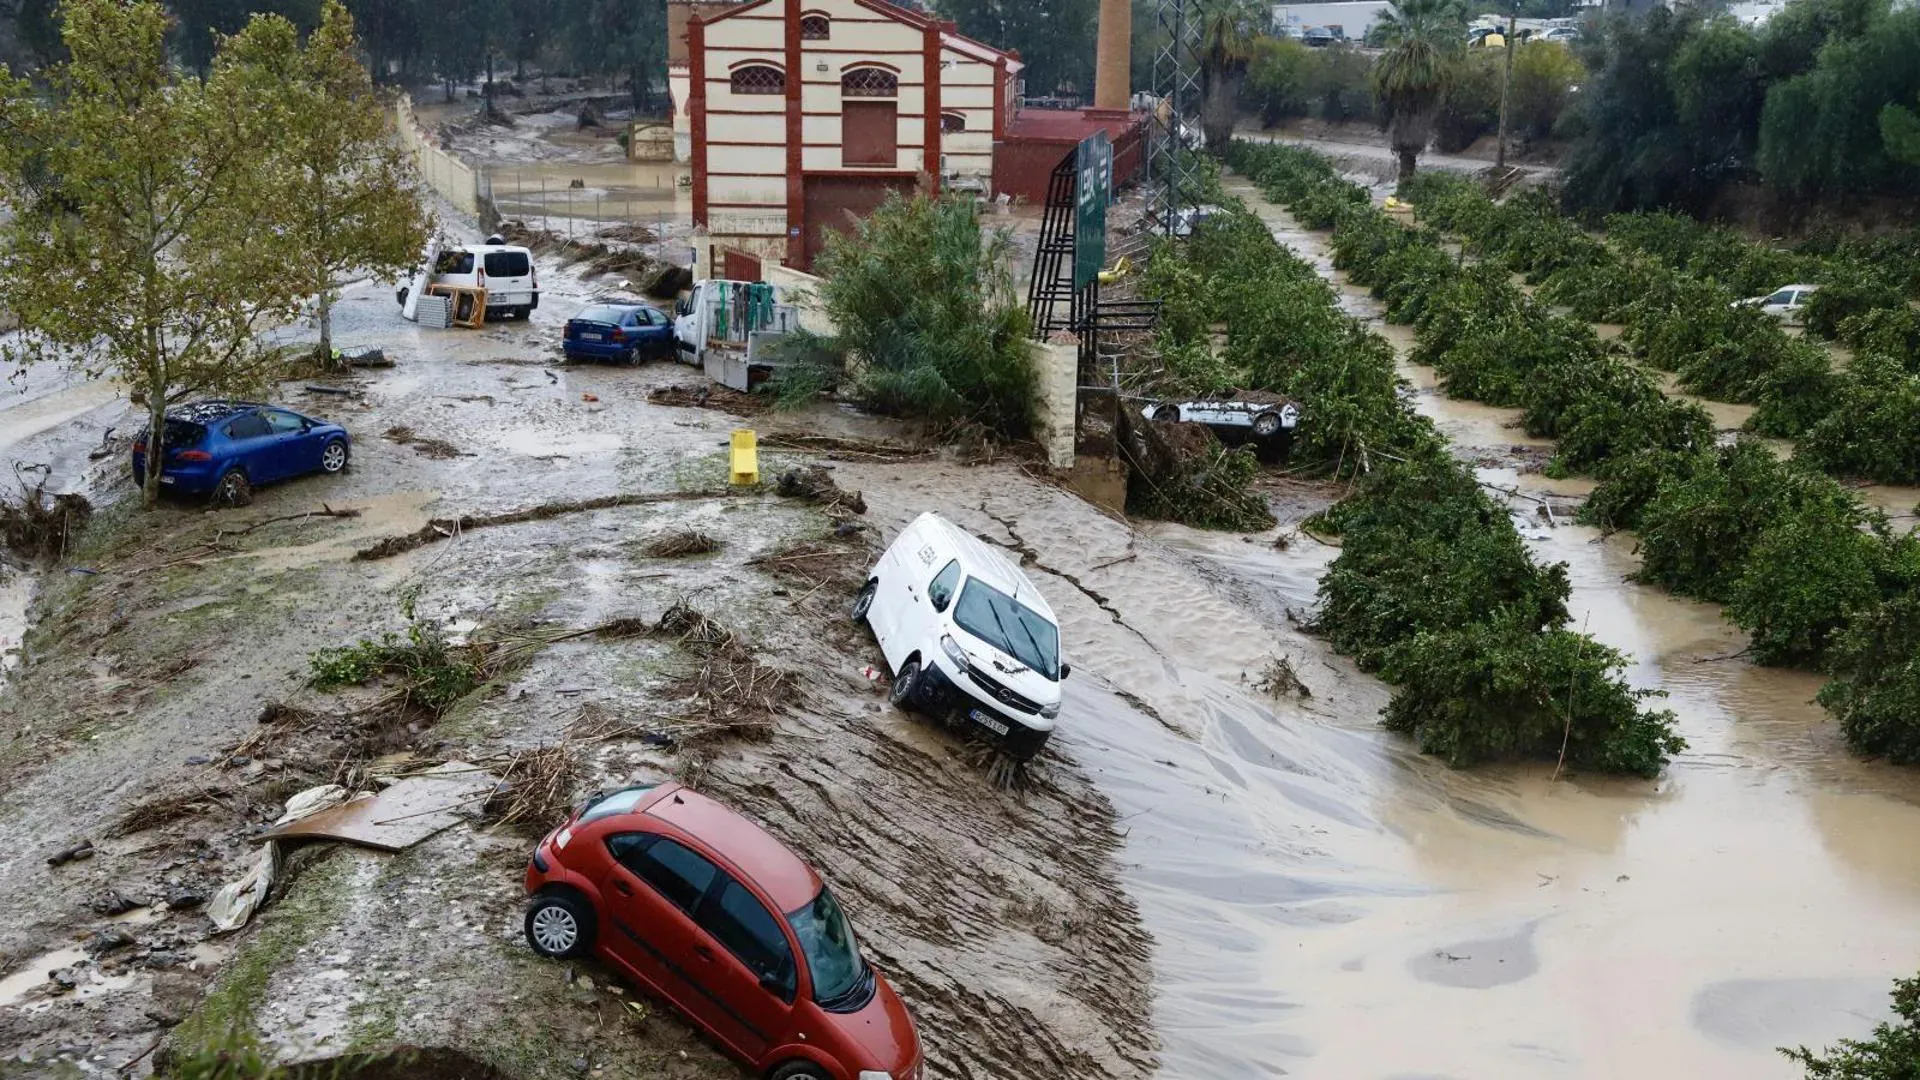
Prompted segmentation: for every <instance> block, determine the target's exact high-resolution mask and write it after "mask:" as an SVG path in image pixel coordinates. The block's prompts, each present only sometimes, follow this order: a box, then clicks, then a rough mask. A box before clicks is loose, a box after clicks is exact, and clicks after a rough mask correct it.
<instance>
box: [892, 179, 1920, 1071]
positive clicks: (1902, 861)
mask: <svg viewBox="0 0 1920 1080" xmlns="http://www.w3.org/2000/svg"><path fill="white" fill-rule="evenodd" d="M1240 193H1241V194H1242V195H1243V196H1248V197H1249V201H1250V202H1254V199H1253V198H1252V194H1253V193H1252V192H1251V191H1250V190H1248V189H1246V188H1245V187H1244V186H1242V188H1241V191H1240ZM1255 205H1256V206H1258V207H1259V209H1260V212H1261V213H1262V215H1263V216H1265V217H1266V218H1267V219H1268V220H1269V221H1270V222H1272V223H1273V225H1274V226H1275V231H1276V234H1277V235H1279V236H1280V238H1281V239H1282V241H1283V242H1285V243H1287V244H1289V246H1292V247H1293V248H1294V249H1295V250H1296V251H1298V252H1300V253H1301V254H1302V255H1303V256H1305V257H1307V258H1309V259H1312V260H1314V261H1315V262H1316V263H1317V264H1319V265H1321V266H1322V267H1323V268H1324V267H1325V266H1326V253H1325V246H1324V240H1323V238H1320V237H1316V236H1313V235H1312V234H1309V233H1305V232H1303V231H1302V230H1300V229H1299V228H1298V227H1297V226H1296V225H1295V224H1294V223H1293V222H1292V221H1291V220H1290V219H1288V218H1287V217H1286V215H1285V214H1284V213H1282V212H1280V211H1279V210H1277V209H1276V208H1273V207H1270V206H1267V205H1265V204H1263V203H1258V202H1255ZM1343 293H1344V299H1345V302H1347V303H1348V304H1349V305H1351V306H1352V308H1353V309H1354V310H1356V311H1359V312H1361V313H1363V314H1372V312H1370V311H1369V310H1368V303H1369V302H1368V301H1367V298H1366V297H1365V296H1364V295H1361V294H1358V293H1357V292H1355V291H1354V290H1349V289H1344V288H1343ZM1416 374H1417V373H1413V372H1410V373H1409V375H1410V376H1412V375H1416ZM1418 400H1419V407H1420V408H1421V409H1422V411H1424V412H1426V413H1428V414H1429V415H1431V416H1434V417H1435V419H1436V420H1438V421H1439V422H1440V423H1441V424H1442V426H1443V428H1446V429H1448V430H1451V431H1455V432H1479V433H1480V436H1479V437H1480V438H1483V439H1491V440H1497V441H1500V442H1502V443H1503V444H1512V443H1518V442H1521V441H1523V440H1521V439H1518V438H1514V437H1513V433H1511V432H1508V431H1506V430H1505V429H1504V428H1503V427H1501V426H1498V425H1493V424H1491V423H1490V420H1491V419H1492V417H1491V416H1490V415H1489V414H1490V413H1498V412H1501V410H1484V409H1482V408H1481V407H1479V406H1461V405H1459V404H1458V403H1454V402H1451V401H1448V400H1446V399H1445V398H1443V397H1441V396H1439V395H1437V394H1434V393H1431V392H1424V393H1421V394H1419V398H1418ZM1510 415H1511V414H1509V416H1510ZM1473 449H1475V447H1472V446H1467V445H1463V446H1462V450H1463V452H1465V451H1471V450H1473ZM1485 476H1486V478H1487V479H1488V480H1489V481H1490V482H1494V483H1498V484H1501V485H1502V486H1505V485H1507V484H1517V485H1518V486H1519V487H1520V489H1521V490H1522V491H1528V492H1534V493H1542V492H1545V491H1547V490H1549V488H1550V487H1551V486H1552V485H1549V484H1546V483H1543V478H1541V477H1539V476H1537V475H1532V474H1528V475H1521V474H1516V473H1514V472H1511V471H1507V472H1504V473H1502V472H1500V471H1498V470H1488V471H1487V472H1486V474H1485ZM942 495H947V496H948V497H949V498H951V497H955V496H957V495H958V493H957V492H953V493H946V492H939V491H938V486H937V485H936V486H934V488H933V489H931V490H929V491H928V492H927V497H928V499H929V501H933V502H941V501H946V500H945V499H942V498H941V496H942ZM988 509H989V510H993V511H994V512H995V513H997V514H998V515H999V516H1003V517H1005V516H1008V515H1009V513H1010V512H1012V511H1013V510H1014V509H1015V508H1013V507H996V506H993V505H989V506H988ZM1018 509H1019V511H1020V513H1019V526H1020V529H1021V532H1022V534H1023V535H1024V537H1025V538H1026V540H1027V541H1028V542H1029V543H1031V544H1038V543H1039V541H1037V540H1036V539H1035V538H1036V537H1039V536H1045V537H1048V539H1049V542H1048V543H1047V544H1046V545H1045V548H1044V551H1045V552H1046V553H1048V554H1045V555H1044V556H1043V558H1049V559H1050V558H1055V557H1058V558H1060V559H1062V560H1063V561H1064V565H1059V566H1056V567H1055V568H1056V569H1059V570H1063V571H1065V572H1067V573H1070V574H1073V575H1074V576H1075V577H1076V578H1078V579H1079V581H1080V582H1081V583H1082V584H1083V585H1085V586H1087V587H1088V588H1090V589H1092V590H1093V591H1095V592H1097V593H1098V594H1099V595H1100V596H1101V597H1102V598H1103V601H1104V602H1103V604H1093V603H1092V602H1091V601H1090V600H1087V599H1086V598H1085V597H1084V595H1082V596H1079V597H1076V596H1072V595H1070V596H1068V597H1067V598H1066V600H1065V602H1064V603H1063V602H1061V600H1060V599H1059V597H1058V594H1059V593H1060V592H1062V591H1069V590H1065V589H1062V588H1061V587H1060V580H1061V579H1057V578H1056V579H1055V580H1054V581H1052V582H1048V580H1047V579H1046V577H1044V576H1043V577H1042V579H1041V580H1042V585H1043V587H1045V588H1048V594H1049V597H1050V598H1054V599H1055V603H1056V607H1057V608H1059V609H1060V610H1061V611H1062V612H1063V618H1064V620H1065V627H1064V629H1065V632H1066V635H1067V640H1068V642H1069V644H1070V646H1071V649H1072V651H1073V653H1074V655H1075V657H1076V659H1078V660H1080V661H1082V663H1083V664H1084V668H1083V670H1086V671H1087V672H1088V673H1089V674H1090V675H1092V676H1093V677H1091V678H1087V679H1084V680H1079V681H1076V682H1075V683H1074V684H1073V685H1072V687H1071V690H1070V693H1069V713H1068V715H1070V716H1074V717H1076V718H1077V720H1078V722H1077V723H1074V724H1071V725H1065V724H1063V736H1064V738H1065V739H1066V740H1067V744H1068V746H1069V747H1071V749H1072V752H1073V754H1074V756H1075V757H1076V758H1078V759H1079V760H1080V761H1081V762H1082V764H1083V765H1084V766H1085V767H1086V768H1088V769H1089V770H1091V771H1092V772H1093V773H1094V775H1095V777H1096V779H1097V781H1098V782H1099V784H1100V785H1101V786H1102V788H1104V789H1105V790H1106V791H1107V792H1108V794H1109V795H1110V796H1111V798H1112V799H1113V800H1114V802H1115V804H1116V806H1117V808H1118V810H1119V813H1120V818H1121V821H1122V828H1123V829H1124V830H1125V831H1126V833H1127V844H1126V847H1125V849H1124V852H1123V858H1124V859H1125V860H1126V861H1127V862H1128V864H1129V865H1128V869H1127V871H1126V878H1127V881H1128V885H1129V887H1130V888H1131V889H1132V890H1133V891H1134V892H1135V894H1136V897H1137V899H1138V901H1139V903H1140V906H1141V910H1142V913H1143V915H1144V917H1145V919H1146V923H1147V926H1148V928H1149V929H1150V930H1151V931H1152V932H1153V934H1154V936H1155V940H1156V948H1155V953H1154V961H1155V969H1156V975H1155V977H1156V993H1157V998H1156V1007H1155V1017H1156V1022H1157V1024H1158V1025H1159V1027H1160V1029H1161V1036H1162V1039H1163V1042H1164V1045H1165V1051H1164V1053H1163V1058H1162V1059H1163V1066H1162V1069H1161V1075H1163V1076H1169V1077H1202V1078H1222V1080H1224V1078H1228V1077H1233V1078H1241V1077H1248V1076H1262V1075H1282V1074H1286V1075H1299V1076H1327V1077H1380V1078H1388V1077H1396V1078H1411V1077H1459V1078H1467V1077H1473V1078H1486V1077H1515V1078H1518V1077H1645V1076H1689V1077H1726V1078H1729V1080H1731V1078H1735V1077H1738V1078H1742V1080H1746V1078H1755V1077H1762V1078H1764V1077H1780V1078H1786V1077H1793V1076H1797V1075H1798V1071H1797V1070H1796V1069H1795V1068H1794V1067H1793V1066H1792V1065H1791V1064H1790V1063H1788V1062H1786V1061H1785V1060H1784V1059H1782V1058H1781V1057H1779V1055H1778V1054H1776V1053H1775V1052H1774V1048H1775V1047H1777V1046H1780V1045H1795V1044H1799V1043H1809V1044H1817V1043H1823V1042H1826V1041H1830V1040H1832V1039H1835V1038H1838V1037H1843V1036H1860V1035H1864V1034H1865V1033H1866V1032H1867V1031H1868V1030H1869V1029H1870V1027H1871V1025H1872V1023H1873V1022H1874V1020H1875V1019H1877V1018H1880V1017H1883V1016H1884V1015H1886V991H1887V989H1888V986H1889V983H1890V980H1891V979H1892V978H1894V977H1897V976H1903V975H1910V974H1911V973H1912V972H1913V970H1914V969H1915V967H1916V964H1917V963H1920V777H1917V776H1916V775H1915V774H1914V773H1912V772H1911V771H1900V770H1895V769H1891V768H1887V767H1883V766H1878V765H1872V764H1865V763H1860V762H1857V761H1855V760H1853V759H1852V758H1850V757H1849V756H1848V755H1847V754H1846V752H1845V750H1844V747H1843V746H1842V745H1841V742H1840V739H1839V737H1838V733H1837V732H1836V731H1835V729H1834V727H1833V725H1831V724H1830V723H1829V722H1827V720H1826V718H1825V716H1824V714H1823V713H1822V712H1821V710H1820V709H1819V708H1818V707H1817V706H1814V705H1812V704H1810V702H1809V699H1810V698H1811V697H1812V695H1813V693H1814V692H1815V690H1816V689H1817V688H1818V680H1817V678H1815V677H1813V676H1809V675H1804V674H1800V673H1793V672H1781V671H1772V670H1764V669H1759V668H1755V667H1753V666H1751V665H1749V664H1746V663H1744V662H1742V661H1740V660H1737V659H1726V658H1727V657H1729V656H1730V655H1731V654H1733V653H1736V652H1738V651H1739V650H1740V649H1741V648H1742V646H1743V645H1744V641H1743V640H1742V638H1741V635H1740V634H1739V633H1738V631H1737V630H1735V629H1734V628H1733V627H1731V626H1730V625H1728V624H1727V623H1725V622H1724V621H1723V620H1722V619H1721V618H1720V616H1719V613H1718V612H1717V611H1716V610H1715V609H1714V608H1712V607H1711V606H1708V605H1703V604H1697V603H1693V602H1690V601H1685V600H1680V599H1677V598H1674V597H1671V596H1668V595H1666V594H1663V593H1660V592H1657V591H1655V590H1652V589H1648V588H1644V587H1641V586H1639V585H1636V584H1634V583H1632V582H1630V581H1628V580H1626V579H1627V577H1628V575H1629V574H1631V573H1632V571H1633V570H1634V568H1635V565H1636V562H1637V560H1636V557H1635V555H1634V553H1633V547H1632V540H1631V539H1630V538H1628V537H1624V536H1616V537H1611V538H1606V539H1602V538H1601V537H1599V536H1598V535H1597V534H1596V533H1595V532H1594V531H1592V530H1589V529H1583V528H1578V527H1572V526H1565V525H1562V526H1561V527H1558V528H1547V527H1545V526H1544V525H1538V526H1534V525H1529V526H1528V527H1526V528H1525V530H1524V531H1525V532H1526V534H1527V535H1528V538H1529V540H1530V542H1531V544H1532V546H1533V547H1534V548H1535V549H1536V556H1537V557H1539V558H1542V559H1548V560H1557V561H1564V562H1566V563H1567V564H1568V566H1569V571H1570V574H1571V576H1572V580H1573V584H1574V596H1573V602H1572V608H1573V612H1574V619H1575V622H1576V624H1577V625H1581V626H1584V627H1585V628H1586V629H1587V630H1589V631H1590V632H1591V633H1593V634H1594V635H1595V637H1597V638H1598V639H1599V640H1601V641H1602V642H1604V643H1606V644H1608V645H1610V646H1612V647H1614V648H1617V649H1620V650H1621V651H1622V652H1623V653H1625V654H1626V655H1627V656H1628V658H1629V677H1630V678H1631V680H1632V681H1633V682H1634V683H1635V684H1636V685H1640V686H1645V687H1649V688H1657V689H1660V690H1663V691H1665V692H1666V693H1667V694H1668V695H1669V696H1668V698H1667V701H1666V705H1667V707H1669V708H1672V709H1673V710H1674V712H1675V714H1676V716H1677V719H1678V726H1679V729H1680V730H1681V732H1682V733H1683V734H1685V735H1686V737H1687V738H1688V740H1689V741H1690V743H1691V749H1689V750H1688V751H1687V752H1686V753H1685V754H1683V755H1681V756H1680V757H1679V758H1678V759H1677V760H1676V761H1675V762H1674V763H1673V765H1672V766H1671V767H1670V768H1669V769H1668V771H1667V772H1666V774H1665V775H1664V776H1663V777H1662V778H1661V779H1659V780H1658V781H1654V782H1638V781H1615V780H1598V779H1589V778H1584V777H1562V778H1560V779H1559V780H1558V781H1555V780H1554V779H1553V778H1552V775H1551V774H1552V770H1551V768H1540V767H1505V768H1496V769H1482V770H1475V771H1472V772H1452V771H1449V770H1447V769H1446V768H1444V767H1442V766H1439V765H1437V764H1436V763H1434V762H1432V761H1429V760H1426V759H1423V758H1420V757H1418V756H1417V755H1414V754H1412V753H1411V752H1410V751H1409V750H1408V748H1407V747H1406V746H1405V744H1404V743H1402V742H1401V741H1399V740H1397V739H1394V738H1390V737H1388V736H1386V735H1384V734H1383V733H1381V732H1379V731H1378V730H1377V728H1376V726H1375V721H1376V716H1377V710H1378V708H1379V706H1380V705H1381V704H1382V703H1383V701H1384V697H1385V691H1384V689H1383V688H1381V687H1379V686H1378V684H1376V683H1374V682H1373V681H1372V680H1370V679H1367V678H1365V677H1363V676H1358V675H1356V674H1354V673H1353V672H1352V669H1351V668H1350V666H1349V665H1347V664H1346V663H1345V661H1343V660H1340V659H1338V658H1333V657H1330V656H1328V655H1326V654H1325V652H1324V649H1323V648H1322V647H1321V646H1320V645H1319V644H1318V643H1317V642H1315V641H1314V640H1312V639H1309V638H1306V637H1304V636H1302V635H1301V634H1300V633H1299V632H1298V631H1297V630H1295V629H1293V628H1292V627H1291V626H1290V625H1288V623H1287V620H1286V615H1285V609H1287V608H1300V607H1304V606H1305V605H1306V604H1307V603H1308V602H1309V601H1310V599H1311V596H1312V593H1313V587H1314V580H1315V577H1316V575H1317V573H1318V571H1319V570H1320V568H1321V567H1322V566H1323V565H1324V563H1325V561H1326V560H1327V559H1328V558H1330V556H1331V554H1332V552H1331V551H1330V550H1328V549H1324V548H1318V547H1315V546H1313V545H1311V544H1310V543H1307V544H1306V545H1305V546H1303V545H1302V543H1298V542H1297V543H1295V544H1294V546H1293V547H1292V548H1291V549H1290V550H1289V551H1286V552H1279V551H1275V550H1273V549H1271V548H1269V547H1267V546H1266V545H1264V544H1254V543H1247V542H1243V541H1241V540H1240V539H1238V538H1231V537H1218V536H1209V535H1202V534H1197V533H1192V532H1189V531H1187V530H1182V529H1176V528H1166V527H1162V528H1160V529H1158V530H1155V534H1154V538H1153V539H1150V540H1141V541H1131V544H1132V545H1133V547H1135V548H1137V550H1138V557H1136V558H1134V559H1132V560H1130V561H1128V562H1126V563H1122V564H1118V565H1115V566H1112V567H1110V568H1107V569H1103V570H1097V571H1096V570H1093V569H1092V568H1093V567H1096V566H1098V565H1099V564H1101V563H1103V562H1106V561H1107V560H1110V559H1113V558H1117V557H1119V556H1121V555H1122V554H1124V553H1125V552H1126V551H1127V550H1129V545H1130V540H1129V538H1128V536H1127V535H1126V532H1125V530H1124V529H1123V528H1122V527H1120V526H1117V525H1115V526H1112V527H1111V528H1109V527H1107V526H1104V525H1103V526H1100V527H1099V528H1097V529H1089V528H1088V527H1087V526H1086V525H1085V523H1084V522H1083V523H1080V524H1078V525H1076V526H1074V527H1072V528H1071V529H1070V530H1069V531H1068V533H1067V535H1061V534H1060V532H1059V531H1057V526H1058V523H1056V522H1052V521H1049V520H1047V518H1046V517H1045V516H1044V515H1043V514H1041V513H1040V512H1039V511H1038V510H1037V508H1034V507H1031V506H1026V507H1020V508H1018ZM1055 552H1059V553H1063V554H1059V555H1057V556H1056V555H1054V554H1052V553H1055ZM1182 571H1184V572H1182ZM1081 601H1085V602H1081ZM1103 608H1104V609H1106V610H1103ZM1110 612H1117V613H1118V616H1117V617H1118V618H1120V619H1121V620H1123V624H1117V623H1116V622H1115V616H1114V615H1113V614H1110ZM1275 652H1277V653H1280V654H1285V655H1287V656H1288V657H1289V658H1290V659H1291V660H1292V661H1293V663H1294V666H1295V668H1296V670H1297V671H1299V672H1300V673H1301V675H1302V678H1303V681H1305V682H1306V683H1307V684H1308V686H1309V687H1310V689H1311V690H1312V692H1313V697H1312V698H1311V699H1308V700H1305V701H1296V700H1292V699H1289V700H1286V701H1275V700H1272V699H1270V698H1267V697H1265V696H1264V695H1261V694H1259V693H1257V692H1255V691H1254V690H1253V689H1252V688H1251V685H1250V682H1249V680H1251V679H1252V678H1253V677H1254V675H1255V673H1257V671H1258V669H1259V667H1260V665H1261V663H1262V662H1263V654H1267V653H1275ZM1122 692H1124V693H1125V694H1128V695H1131V696H1133V697H1134V698H1136V699H1137V700H1139V701H1141V702H1144V703H1145V704H1146V705H1147V706H1149V707H1150V708H1151V709H1152V711H1153V713H1154V714H1157V718H1156V715H1149V714H1148V713H1147V712H1145V711H1143V710H1142V709H1139V708H1135V707H1133V706H1132V705H1130V704H1129V702H1128V701H1127V700H1126V699H1125V698H1123V697H1122V696H1121V694H1122ZM1189 736H1190V737H1189Z"/></svg>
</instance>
